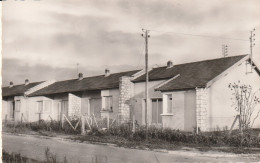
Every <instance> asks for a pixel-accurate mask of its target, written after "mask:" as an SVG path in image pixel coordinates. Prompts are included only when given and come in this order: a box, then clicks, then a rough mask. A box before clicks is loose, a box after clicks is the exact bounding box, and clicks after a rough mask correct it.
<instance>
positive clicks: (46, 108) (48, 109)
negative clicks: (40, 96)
mask: <svg viewBox="0 0 260 163" xmlns="http://www.w3.org/2000/svg"><path fill="white" fill-rule="evenodd" d="M44 112H45V113H50V112H51V101H44Z"/></svg>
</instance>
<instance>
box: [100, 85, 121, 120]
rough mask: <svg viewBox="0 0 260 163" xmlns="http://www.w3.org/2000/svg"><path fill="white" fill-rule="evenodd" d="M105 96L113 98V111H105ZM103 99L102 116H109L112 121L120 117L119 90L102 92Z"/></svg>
mask: <svg viewBox="0 0 260 163" xmlns="http://www.w3.org/2000/svg"><path fill="white" fill-rule="evenodd" d="M105 96H111V97H112V103H113V104H112V107H113V111H112V112H108V111H103V110H104V108H105V99H104V97H105ZM101 97H102V110H101V116H102V117H107V116H109V118H110V119H114V118H116V116H117V115H118V106H119V89H108V90H102V91H101Z"/></svg>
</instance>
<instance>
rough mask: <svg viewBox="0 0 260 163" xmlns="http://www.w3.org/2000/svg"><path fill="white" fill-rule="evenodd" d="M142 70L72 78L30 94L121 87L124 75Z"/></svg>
mask: <svg viewBox="0 0 260 163" xmlns="http://www.w3.org/2000/svg"><path fill="white" fill-rule="evenodd" d="M138 71H140V70H135V71H127V72H121V73H114V74H110V75H109V76H107V77H105V76H104V75H100V76H93V77H86V78H83V79H82V80H78V79H72V80H65V81H58V82H55V83H53V84H51V85H49V86H47V87H45V88H43V89H40V90H38V91H36V92H34V93H32V94H30V96H40V95H50V94H57V93H66V92H79V91H85V90H101V89H113V88H119V78H120V77H122V76H132V75H134V74H135V73H137V72H138Z"/></svg>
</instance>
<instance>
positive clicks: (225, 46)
mask: <svg viewBox="0 0 260 163" xmlns="http://www.w3.org/2000/svg"><path fill="white" fill-rule="evenodd" d="M222 55H223V57H224V58H225V57H227V56H228V46H227V45H222Z"/></svg>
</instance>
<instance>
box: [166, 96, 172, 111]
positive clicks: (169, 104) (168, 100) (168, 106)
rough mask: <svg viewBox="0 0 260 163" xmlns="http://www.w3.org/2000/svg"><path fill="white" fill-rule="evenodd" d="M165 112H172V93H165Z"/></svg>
mask: <svg viewBox="0 0 260 163" xmlns="http://www.w3.org/2000/svg"><path fill="white" fill-rule="evenodd" d="M167 113H172V94H168V95H167Z"/></svg>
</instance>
